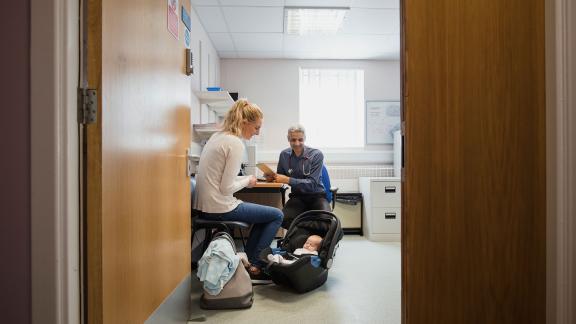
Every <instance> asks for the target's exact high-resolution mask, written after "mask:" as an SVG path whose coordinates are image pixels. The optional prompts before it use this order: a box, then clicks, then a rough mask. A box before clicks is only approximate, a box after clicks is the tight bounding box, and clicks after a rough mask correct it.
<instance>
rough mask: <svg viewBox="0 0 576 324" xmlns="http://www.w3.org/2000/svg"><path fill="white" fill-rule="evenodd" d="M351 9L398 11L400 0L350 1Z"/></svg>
mask: <svg viewBox="0 0 576 324" xmlns="http://www.w3.org/2000/svg"><path fill="white" fill-rule="evenodd" d="M350 7H353V8H379V9H399V8H400V0H352V4H351V5H350Z"/></svg>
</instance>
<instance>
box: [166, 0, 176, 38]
mask: <svg viewBox="0 0 576 324" xmlns="http://www.w3.org/2000/svg"><path fill="white" fill-rule="evenodd" d="M167 1H168V12H167V21H168V24H167V26H168V31H169V32H170V34H172V36H174V38H176V39H178V22H179V19H178V0H167Z"/></svg>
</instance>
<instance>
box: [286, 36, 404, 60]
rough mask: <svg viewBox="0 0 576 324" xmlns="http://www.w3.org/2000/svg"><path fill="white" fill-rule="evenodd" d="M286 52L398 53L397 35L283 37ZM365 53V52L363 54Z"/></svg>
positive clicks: (344, 55) (359, 55)
mask: <svg viewBox="0 0 576 324" xmlns="http://www.w3.org/2000/svg"><path fill="white" fill-rule="evenodd" d="M284 51H285V52H286V53H301V54H304V53H308V54H309V55H310V56H311V57H310V58H313V57H316V56H318V55H322V56H323V58H357V59H360V58H367V57H368V58H369V57H373V56H377V55H378V53H398V55H399V53H400V36H399V35H334V36H308V37H302V36H293V35H286V36H285V37H284ZM363 53H366V54H363Z"/></svg>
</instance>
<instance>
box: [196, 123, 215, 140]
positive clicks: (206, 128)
mask: <svg viewBox="0 0 576 324" xmlns="http://www.w3.org/2000/svg"><path fill="white" fill-rule="evenodd" d="M192 129H193V130H194V132H196V134H198V135H199V136H200V137H202V138H209V137H210V136H212V134H214V133H216V132H217V131H219V130H220V128H219V126H218V124H216V123H210V124H193V125H192Z"/></svg>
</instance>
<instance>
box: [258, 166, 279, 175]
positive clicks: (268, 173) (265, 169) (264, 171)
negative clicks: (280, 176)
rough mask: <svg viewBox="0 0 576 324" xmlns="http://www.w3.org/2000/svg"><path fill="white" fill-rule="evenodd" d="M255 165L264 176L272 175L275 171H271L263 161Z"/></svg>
mask: <svg viewBox="0 0 576 324" xmlns="http://www.w3.org/2000/svg"><path fill="white" fill-rule="evenodd" d="M256 166H257V167H258V169H260V171H262V173H264V175H265V176H273V175H275V174H276V172H274V171H272V169H270V168H269V167H268V166H267V165H266V164H264V163H258V164H256Z"/></svg>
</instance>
